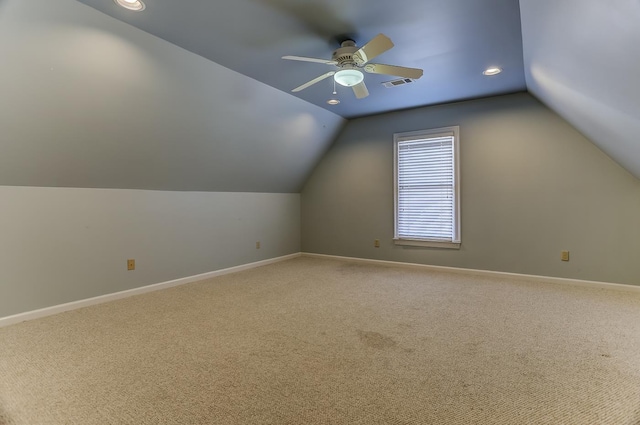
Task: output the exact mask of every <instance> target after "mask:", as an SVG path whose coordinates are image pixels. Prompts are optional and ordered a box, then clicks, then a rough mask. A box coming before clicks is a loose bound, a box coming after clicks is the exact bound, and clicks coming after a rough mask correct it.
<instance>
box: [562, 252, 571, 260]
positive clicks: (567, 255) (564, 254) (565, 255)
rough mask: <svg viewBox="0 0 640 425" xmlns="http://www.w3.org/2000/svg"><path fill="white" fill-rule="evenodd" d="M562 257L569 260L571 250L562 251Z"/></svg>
mask: <svg viewBox="0 0 640 425" xmlns="http://www.w3.org/2000/svg"><path fill="white" fill-rule="evenodd" d="M560 259H561V260H562V261H569V251H562V252H561V253H560Z"/></svg>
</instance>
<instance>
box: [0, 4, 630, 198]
mask: <svg viewBox="0 0 640 425" xmlns="http://www.w3.org/2000/svg"><path fill="white" fill-rule="evenodd" d="M144 1H145V2H146V4H147V8H146V10H144V11H143V12H137V13H136V12H130V11H127V10H125V9H122V8H120V7H119V6H117V5H116V4H115V3H114V1H113V0H30V1H29V2H25V1H23V0H0V56H1V57H2V58H3V66H2V67H0V92H2V94H3V95H2V101H0V128H2V132H3V135H2V140H0V149H1V153H2V154H1V155H0V184H4V185H40V186H74V187H113V188H144V189H165V190H206V191H254V192H296V191H298V190H299V189H300V188H301V186H302V185H303V184H304V181H305V179H306V176H307V175H308V174H309V173H310V172H311V170H312V169H313V167H314V165H315V164H316V163H317V161H318V160H319V159H320V158H321V157H322V155H323V153H324V152H325V151H326V150H327V149H328V148H329V146H330V144H331V142H332V141H333V140H334V138H335V136H336V134H337V133H338V132H339V131H340V129H341V128H342V127H343V126H344V125H345V123H346V119H349V118H352V117H358V116H364V115H370V114H376V113H382V112H387V111H391V110H399V109H406V108H413V107H417V106H423V105H432V104H438V103H445V102H452V101H458V100H464V99H472V98H478V97H486V96H492V95H498V94H503V93H511V92H518V91H525V90H528V91H530V92H531V93H532V94H534V95H535V96H536V97H537V98H538V99H540V100H541V101H542V102H544V103H545V104H547V105H548V106H549V107H551V108H552V109H554V110H555V111H556V112H558V113H559V114H560V115H562V116H563V117H564V118H565V119H566V120H568V121H569V122H570V123H571V124H573V125H574V127H576V128H577V129H578V130H579V131H581V132H582V133H584V134H585V135H586V136H587V137H589V138H590V139H591V140H592V141H593V142H594V143H595V144H596V145H598V146H599V147H600V148H601V149H602V150H604V151H605V152H606V153H608V154H609V155H610V156H611V157H612V158H613V159H614V160H616V161H617V162H618V163H620V164H622V165H623V166H624V167H625V168H627V170H629V171H630V172H631V173H633V174H634V175H635V176H636V177H638V178H640V139H639V138H638V135H639V134H640V84H639V83H638V75H640V54H639V53H638V51H639V50H638V47H637V46H640V25H637V22H639V21H640V2H639V1H638V0H614V1H612V2H606V3H605V2H602V1H601V0H563V1H557V0H520V1H518V0H474V1H472V2H470V1H467V0H448V1H443V0H397V1H395V2H388V1H383V0H233V1H232V0H224V1H210V0H181V1H175V0H144ZM378 33H384V34H386V35H387V36H388V37H390V38H391V40H393V42H394V43H395V47H393V48H392V49H391V50H389V51H387V52H384V53H382V54H381V55H380V56H378V57H377V58H375V59H374V62H377V63H388V64H395V65H402V66H407V67H414V68H422V69H424V76H423V77H422V78H421V79H419V80H417V81H416V82H415V83H411V84H407V85H402V86H398V87H394V88H384V87H383V86H382V85H381V83H382V82H384V81H389V80H391V79H394V77H393V76H384V75H375V74H366V76H365V78H366V80H365V81H366V83H367V85H368V88H369V92H370V95H369V96H368V97H367V98H365V99H356V98H355V96H354V94H353V92H352V91H351V90H350V89H349V88H346V87H338V94H337V96H338V98H339V99H340V100H341V103H340V104H339V105H336V106H331V105H328V104H327V103H326V101H327V100H328V99H329V98H331V97H333V95H332V91H333V85H332V83H331V79H330V78H329V79H327V80H324V81H322V82H320V83H318V84H315V85H313V86H311V87H309V88H308V89H306V90H303V91H300V92H298V93H291V89H293V88H294V87H296V86H298V85H300V84H302V83H304V82H306V81H309V80H311V79H313V78H315V77H317V76H318V75H321V74H323V73H325V72H327V71H328V70H331V69H333V68H332V67H329V66H327V65H325V64H318V63H307V62H293V61H285V60H283V59H281V56H283V55H297V56H311V57H318V58H329V57H330V56H331V53H332V51H333V50H334V49H335V48H337V47H338V42H339V40H342V39H345V38H351V39H353V40H354V41H356V42H357V43H358V45H363V44H364V43H366V42H367V41H368V40H370V39H371V38H373V37H374V36H376V34H378ZM489 66H498V67H501V68H502V69H503V72H502V73H501V74H499V75H497V76H493V77H486V76H484V75H482V71H483V70H484V69H485V68H487V67H489Z"/></svg>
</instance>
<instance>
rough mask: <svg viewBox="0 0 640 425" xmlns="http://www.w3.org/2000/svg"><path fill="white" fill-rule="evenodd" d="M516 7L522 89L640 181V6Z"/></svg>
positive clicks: (523, 3)
mask: <svg viewBox="0 0 640 425" xmlns="http://www.w3.org/2000/svg"><path fill="white" fill-rule="evenodd" d="M520 7H521V13H522V32H523V43H524V62H525V75H526V81H527V87H528V89H529V90H530V91H531V93H532V94H534V95H535V96H536V97H538V98H539V99H540V100H542V101H543V102H544V103H545V104H547V105H548V106H549V107H550V108H552V109H554V110H555V111H556V112H557V113H559V114H560V115H561V116H562V117H563V118H565V119H566V120H567V121H568V122H569V123H571V124H572V125H573V126H574V127H576V128H577V129H578V130H579V131H581V132H582V133H583V134H584V135H586V136H587V137H588V138H589V139H591V140H592V141H593V142H594V143H595V144H596V145H598V146H599V147H600V149H602V150H603V151H604V152H606V153H607V154H608V155H609V156H610V157H612V158H613V159H615V160H616V161H617V162H618V163H619V164H621V165H622V166H623V167H625V168H626V169H627V170H629V171H630V172H631V173H632V174H633V175H634V176H636V177H637V178H640V1H638V0H613V1H601V0H563V1H558V0H520Z"/></svg>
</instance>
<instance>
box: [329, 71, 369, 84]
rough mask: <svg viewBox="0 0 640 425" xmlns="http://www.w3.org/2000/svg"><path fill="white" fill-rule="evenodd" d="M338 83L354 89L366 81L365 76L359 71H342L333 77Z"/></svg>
mask: <svg viewBox="0 0 640 425" xmlns="http://www.w3.org/2000/svg"><path fill="white" fill-rule="evenodd" d="M333 79H334V80H335V81H336V83H338V84H340V85H341V86H345V87H353V86H355V85H358V84H360V83H361V82H362V81H363V80H364V74H362V72H361V71H359V70H357V69H341V70H340V71H338V72H336V73H335V75H334V76H333Z"/></svg>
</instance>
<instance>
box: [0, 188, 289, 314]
mask: <svg viewBox="0 0 640 425" xmlns="http://www.w3.org/2000/svg"><path fill="white" fill-rule="evenodd" d="M0 200H2V201H1V202H2V209H1V213H0V235H2V236H1V239H0V317H4V316H9V315H12V314H16V313H21V312H25V311H30V310H35V309H39V308H43V307H49V306H53V305H57V304H61V303H65V302H70V301H76V300H81V299H85V298H89V297H94V296H97V295H103V294H108V293H113V292H117V291H122V290H126V289H131V288H136V287H140V286H144V285H148V284H154V283H160V282H165V281H168V280H172V279H176V278H180V277H186V276H192V275H196V274H200V273H206V272H210V271H214V270H219V269H223V268H227V267H231V266H236V265H240V264H247V263H251V262H254V261H260V260H264V259H268V258H274V257H278V256H282V255H287V254H292V253H296V252H299V251H300V195H298V194H268V193H226V192H163V191H146V190H126V189H70V188H40V187H10V186H0ZM256 241H260V242H261V248H260V249H256V247H255V243H256ZM128 258H134V259H135V260H136V270H135V271H127V270H126V260H127V259H128Z"/></svg>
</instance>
